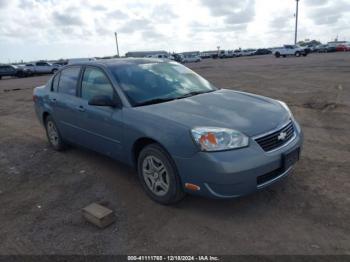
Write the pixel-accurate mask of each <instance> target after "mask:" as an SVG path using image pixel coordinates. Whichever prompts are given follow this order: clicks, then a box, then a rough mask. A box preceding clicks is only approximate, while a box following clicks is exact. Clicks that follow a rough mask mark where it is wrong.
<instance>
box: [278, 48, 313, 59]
mask: <svg viewBox="0 0 350 262" xmlns="http://www.w3.org/2000/svg"><path fill="white" fill-rule="evenodd" d="M273 54H274V55H275V57H277V58H278V57H281V56H283V57H286V56H296V57H300V56H307V54H308V53H307V51H306V50H305V49H304V48H302V47H300V46H298V45H284V46H283V47H281V48H276V49H274V51H273Z"/></svg>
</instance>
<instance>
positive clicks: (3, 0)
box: [0, 0, 9, 9]
mask: <svg viewBox="0 0 350 262" xmlns="http://www.w3.org/2000/svg"><path fill="white" fill-rule="evenodd" d="M8 4H9V1H8V0H0V8H1V9H5V7H7V6H8Z"/></svg>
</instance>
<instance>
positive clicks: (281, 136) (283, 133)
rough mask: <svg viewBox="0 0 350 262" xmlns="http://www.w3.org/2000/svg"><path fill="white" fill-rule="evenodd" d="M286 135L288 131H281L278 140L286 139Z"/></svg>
mask: <svg viewBox="0 0 350 262" xmlns="http://www.w3.org/2000/svg"><path fill="white" fill-rule="evenodd" d="M286 136H287V133H286V132H281V133H280V134H279V135H278V137H277V139H278V140H284V139H286Z"/></svg>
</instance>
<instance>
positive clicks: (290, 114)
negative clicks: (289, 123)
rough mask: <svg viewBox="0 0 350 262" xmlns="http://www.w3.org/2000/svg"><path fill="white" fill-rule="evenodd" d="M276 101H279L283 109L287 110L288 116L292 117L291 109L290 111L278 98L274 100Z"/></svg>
mask: <svg viewBox="0 0 350 262" xmlns="http://www.w3.org/2000/svg"><path fill="white" fill-rule="evenodd" d="M276 101H277V102H278V103H280V104H281V106H283V107H284V109H285V110H287V112H288V114H289V116H290V117H293V114H292V111H290V109H289V107H288V106H287V104H286V103H285V102H282V101H279V100H276Z"/></svg>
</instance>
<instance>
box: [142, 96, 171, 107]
mask: <svg viewBox="0 0 350 262" xmlns="http://www.w3.org/2000/svg"><path fill="white" fill-rule="evenodd" d="M175 99H177V97H165V98H155V99H150V100H147V101H144V102H140V103H137V104H136V106H146V105H153V104H159V103H164V102H168V101H171V100H175Z"/></svg>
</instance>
